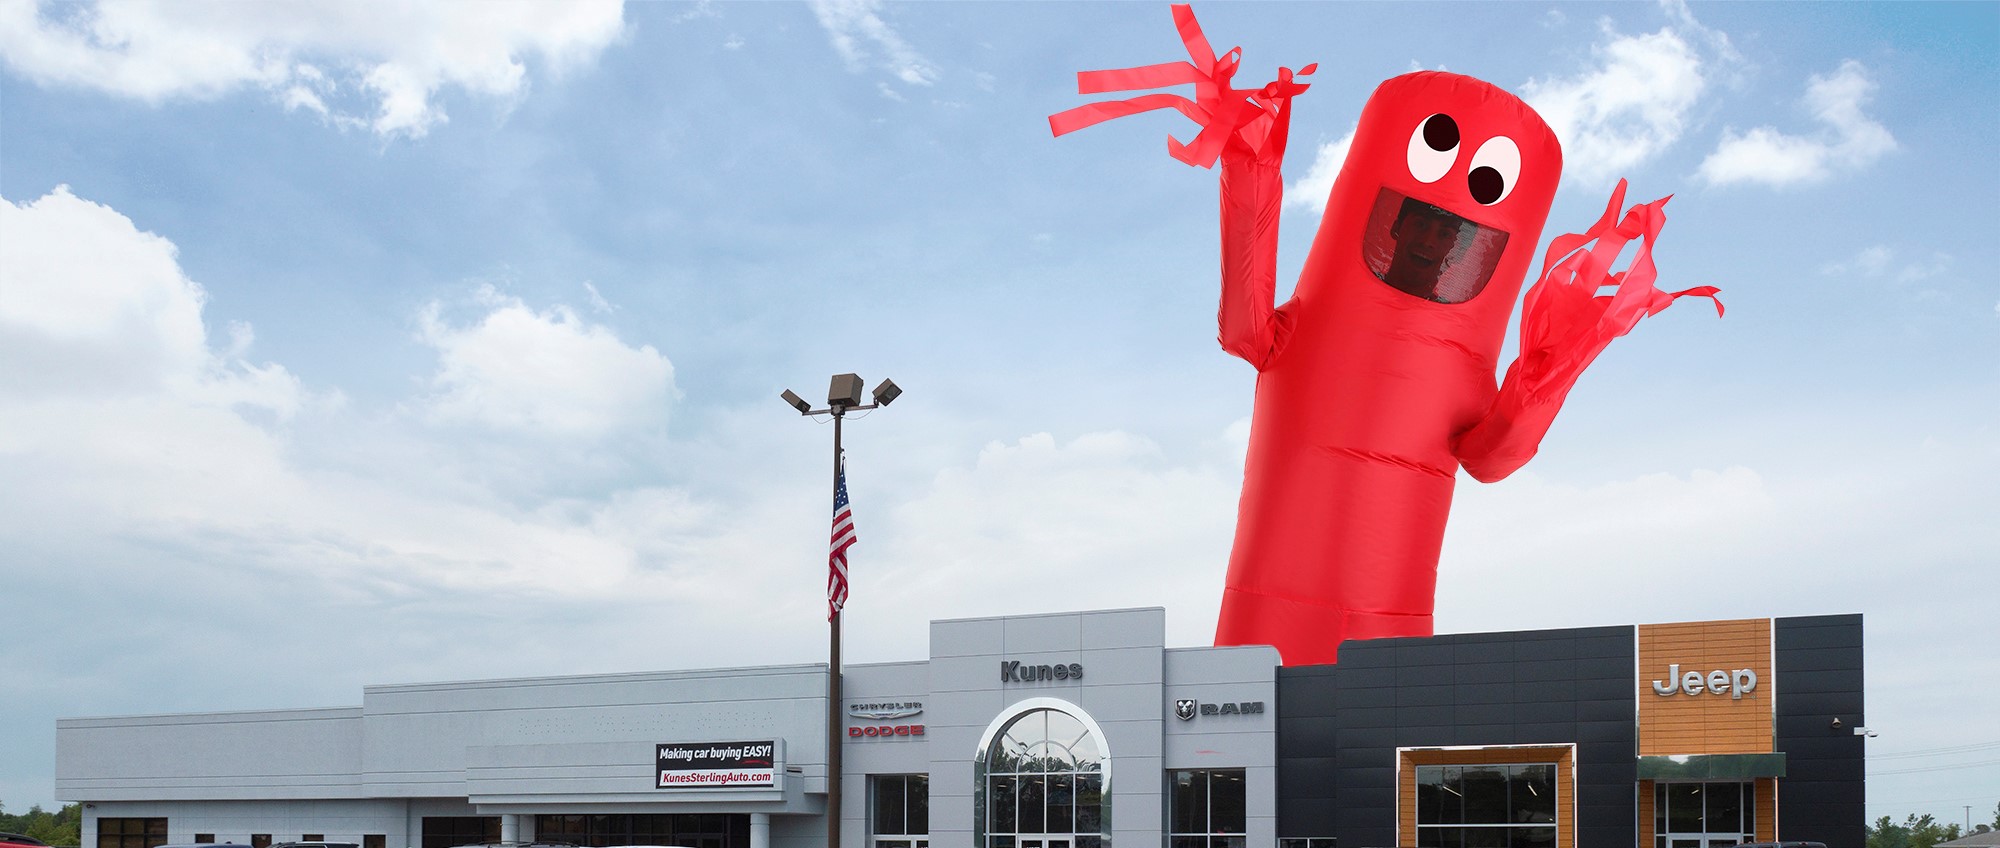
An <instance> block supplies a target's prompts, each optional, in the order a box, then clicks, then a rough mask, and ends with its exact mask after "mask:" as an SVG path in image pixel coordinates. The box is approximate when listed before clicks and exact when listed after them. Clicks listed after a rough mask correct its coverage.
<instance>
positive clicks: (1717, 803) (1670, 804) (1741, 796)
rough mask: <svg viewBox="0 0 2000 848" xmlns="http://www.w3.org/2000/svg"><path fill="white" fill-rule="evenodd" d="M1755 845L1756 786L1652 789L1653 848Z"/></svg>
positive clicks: (1731, 784) (1695, 785) (1697, 785)
mask: <svg viewBox="0 0 2000 848" xmlns="http://www.w3.org/2000/svg"><path fill="white" fill-rule="evenodd" d="M1755 841H1757V785H1756V784H1755V783H1737V782H1734V781H1729V782H1713V781H1711V782H1707V783H1656V784H1654V785H1653V845H1654V848H1683V846H1693V848H1713V846H1718V845H1735V844H1737V843H1739V842H1755Z"/></svg>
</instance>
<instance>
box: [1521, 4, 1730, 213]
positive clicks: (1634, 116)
mask: <svg viewBox="0 0 2000 848" xmlns="http://www.w3.org/2000/svg"><path fill="white" fill-rule="evenodd" d="M1604 34H1605V35H1606V37H1607V38H1608V39H1609V40H1608V41H1606V42H1604V43H1601V44H1598V45H1595V46H1594V47H1592V50H1591V52H1592V54H1593V55H1594V56H1595V57H1596V67H1594V68H1591V69H1590V70H1588V71H1585V72H1584V73H1581V74H1579V75H1576V76H1573V77H1567V78H1550V79H1545V80H1529V81H1528V83H1527V84H1526V85H1523V86H1522V88H1521V91H1522V99H1524V100H1526V101H1528V103H1530V104H1531V105H1533V106H1534V107H1535V111H1536V112H1539V113H1540V114H1541V116H1542V119H1543V120H1545V121H1547V122H1548V124H1549V127H1550V128H1551V129H1553V130H1554V131H1555V133H1556V138H1557V139H1559V140H1560V141H1561V142H1562V146H1563V161H1564V170H1565V171H1566V173H1567V174H1568V175H1569V176H1573V177H1575V178H1578V179H1581V180H1583V181H1584V182H1587V183H1593V184H1598V183H1607V182H1610V181H1612V180H1615V179H1616V178H1618V177H1620V176H1623V175H1624V174H1625V173H1626V172H1628V171H1630V170H1631V169H1632V168H1635V167H1637V166H1639V165H1640V164H1642V163H1644V162H1646V161H1648V160H1650V159H1652V158H1653V157H1655V156H1657V155H1659V154H1660V152H1661V151H1663V150H1665V149H1667V147H1669V146H1670V145H1672V144H1673V143H1674V142H1675V141H1676V140H1678V139H1679V138H1680V136H1681V132H1682V129H1683V128H1684V125H1685V124H1686V122H1687V115H1688V112H1689V110H1691V109H1692V108H1693V107H1694V105H1695V102H1696V101H1697V100H1698V99H1699V98H1700V97H1701V94H1702V91H1703V89H1704V88H1705V87H1706V80H1705V79H1704V78H1703V73H1702V60H1701V57H1700V56H1699V55H1698V54H1697V53H1696V51H1695V50H1694V48H1693V47H1691V46H1689V44H1688V42H1687V41H1686V40H1685V39H1684V38H1683V37H1682V36H1681V35H1680V34H1679V33H1678V32H1677V31H1676V30H1674V29H1673V28H1665V29H1661V30H1660V31H1658V32H1655V33H1650V34H1647V35H1630V36H1628V35H1620V34H1618V33H1617V32H1616V31H1614V30H1612V29H1611V28H1610V25H1609V24H1608V23H1607V24H1605V28H1604Z"/></svg>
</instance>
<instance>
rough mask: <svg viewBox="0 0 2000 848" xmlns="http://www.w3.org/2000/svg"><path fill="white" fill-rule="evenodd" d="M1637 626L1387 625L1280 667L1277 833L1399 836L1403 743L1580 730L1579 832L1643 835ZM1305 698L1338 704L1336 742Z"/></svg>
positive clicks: (1611, 837) (1616, 840) (1574, 736)
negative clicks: (1318, 662) (1303, 662)
mask: <svg viewBox="0 0 2000 848" xmlns="http://www.w3.org/2000/svg"><path fill="white" fill-rule="evenodd" d="M1634 636H1635V634H1634V631H1633V629H1632V628H1631V627H1593V628H1580V629H1574V630H1539V631H1528V632H1523V633H1498V634H1495V633H1482V634H1467V635H1462V636H1434V637H1429V638H1424V639H1378V640H1370V641H1361V642H1348V643H1346V644H1344V645H1342V646H1341V652H1340V664H1339V665H1337V666H1309V667H1300V668H1281V669H1279V672H1278V704H1279V716H1280V717H1281V718H1280V723H1279V730H1278V779H1279V785H1280V787H1281V789H1280V790H1279V799H1278V835H1279V836H1280V837H1293V836H1336V837H1338V838H1339V839H1340V844H1342V845H1393V844H1396V785H1395V782H1396V768H1395V766H1396V749H1398V748H1416V747H1438V746H1461V745H1468V746H1469V745H1567V744H1575V745H1576V746H1577V747H1576V751H1577V772H1576V776H1577V793H1578V797H1577V802H1578V803H1577V829H1578V836H1579V838H1580V840H1581V841H1580V844H1583V845H1592V846H1595V845H1631V844H1633V842H1634V841H1635V840H1636V839H1637V832H1636V830H1635V821H1634V819H1635V817H1636V813H1637V807H1636V803H1635V800H1634V799H1635V789H1634V781H1635V780H1636V777H1635V775H1636V774H1637V769H1638V761H1637V759H1636V752H1637V750H1638V736H1637V727H1636V726H1635V724H1634V717H1635V716H1636V715H1637V714H1638V704H1637V702H1636V695H1635V694H1634V693H1635V691H1636V690H1635V688H1634V686H1633V682H1632V669H1633V667H1634V664H1635V663H1636V661H1637V656H1636V654H1635V651H1636V646H1635V639H1634ZM1329 684H1331V685H1330V687H1329ZM1329 696H1330V697H1331V701H1332V705H1331V709H1328V707H1327V705H1326V703H1325V701H1324V700H1323V699H1326V698H1328V697H1329ZM1295 709H1297V710H1304V711H1306V712H1307V713H1309V714H1311V715H1315V716H1319V715H1326V714H1329V713H1331V714H1332V715H1334V716H1337V718H1336V719H1335V720H1334V721H1333V722H1332V723H1331V725H1330V726H1331V727H1332V728H1333V730H1332V733H1331V741H1332V744H1333V746H1334V747H1333V749H1332V750H1326V749H1323V748H1320V747H1319V746H1321V745H1324V744H1326V743H1327V741H1328V734H1327V733H1326V730H1325V728H1323V727H1320V726H1311V727H1307V726H1301V725H1292V724H1289V723H1287V722H1286V721H1285V718H1286V717H1290V716H1294V715H1298V714H1299V713H1295V712H1293V710H1295ZM1287 728H1291V731H1290V732H1288V731H1287ZM1308 742H1310V743H1311V744H1310V745H1308V744H1306V743H1308ZM1298 780H1303V781H1307V782H1308V783H1309V784H1310V786H1311V788H1309V789H1308V788H1305V787H1300V786H1296V785H1291V782H1292V781H1298ZM1335 799H1338V802H1337V803H1335ZM1405 837H1406V838H1405V839H1404V842H1406V843H1414V842H1415V836H1414V835H1413V834H1406V835H1405Z"/></svg>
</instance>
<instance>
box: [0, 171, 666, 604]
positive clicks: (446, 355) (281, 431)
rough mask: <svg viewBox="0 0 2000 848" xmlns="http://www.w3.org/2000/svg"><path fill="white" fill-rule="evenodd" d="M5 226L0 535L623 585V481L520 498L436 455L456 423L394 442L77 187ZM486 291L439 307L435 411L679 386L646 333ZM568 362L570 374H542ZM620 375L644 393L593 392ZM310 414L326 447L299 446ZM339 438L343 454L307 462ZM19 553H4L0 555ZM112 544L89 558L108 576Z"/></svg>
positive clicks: (242, 564) (543, 586) (344, 576)
mask: <svg viewBox="0 0 2000 848" xmlns="http://www.w3.org/2000/svg"><path fill="white" fill-rule="evenodd" d="M0 231H4V232H6V233H7V236H8V237H7V238H5V239H0V269H4V272H0V273H4V276H0V538H6V539H8V540H9V542H8V544H9V545H10V546H19V547H21V548H23V549H29V548H34V549H40V550H46V551H74V550H83V549H94V547H95V546H96V545H98V541H97V540H107V541H106V542H105V543H107V544H108V543H110V541H112V540H115V541H116V542H117V543H118V544H132V545H137V546H141V547H144V548H146V549H148V550H150V551H152V552H153V553H152V554H151V555H150V556H151V558H150V559H146V560H144V562H145V564H146V566H147V567H148V568H157V567H163V566H165V565H166V561H163V560H162V559H160V557H162V556H165V555H164V554H162V553H161V552H163V551H186V552H193V558H194V559H195V560H196V562H198V563H199V566H198V567H200V568H209V567H214V566H213V565H212V564H218V563H226V564H227V565H228V567H230V568H236V569H247V570H249V571H252V572H262V573H268V574H273V575H287V576H290V577H292V578H294V579H296V578H301V577H303V578H307V579H312V580H325V581H328V583H329V585H337V586H342V587H345V589H344V590H343V591H349V592H352V591H356V590H358V589H362V588H364V587H371V586H374V587H409V586H430V587H458V588H464V587H472V586H477V587H480V588H482V589H485V590H488V591H511V590H531V589H532V590H546V591H553V592H559V593H568V594H582V595H588V594H592V593H603V592H606V591H611V590H610V589H608V588H607V587H613V586H624V587H625V588H628V589H629V588H630V585H629V581H630V580H631V579H632V577H631V575H633V573H634V569H635V568H637V567H638V566H639V564H641V562H642V561H641V560H640V559H639V557H638V554H637V553H636V551H637V550H638V548H637V547H636V546H635V545H634V544H632V543H631V542H629V541H628V540H627V539H626V538H624V537H622V536H620V535H619V534H609V533H606V532H604V531H603V524H604V521H605V518H604V516H606V515H612V516H614V517H615V516H616V515H618V514H619V513H618V512H617V510H616V509H615V507H616V505H617V501H616V500H615V499H614V500H613V501H610V502H594V503H589V504H584V505H581V506H574V505H570V506H564V507H562V508H554V507H551V506H550V505H549V503H547V502H545V501H542V500H539V499H531V500H533V501H534V502H531V503H530V504H529V505H528V506H526V507H519V508H517V507H512V506H508V505H505V504H504V503H500V501H501V498H499V497H496V493H494V492H492V491H490V490H488V489H486V488H484V487H482V486H481V485H479V484H478V483H477V482H469V481H467V480H464V479H453V478H452V474H451V469H450V468H449V467H448V465H447V464H445V463H442V462H440V461H438V459H437V458H438V457H439V456H440V455H442V454H444V453H446V451H447V450H448V448H449V446H450V445H451V444H452V443H454V442H457V441H462V440H463V439H464V436H463V434H462V433H452V434H447V435H444V436H437V437H428V438H430V439H431V440H430V441H428V442H426V441H424V440H425V439H426V438H427V436H426V434H425V433H424V432H422V431H420V430H411V429H409V428H407V427H405V428H404V429H403V430H401V431H395V432H391V433H390V434H389V435H387V436H386V437H385V436H383V435H382V433H381V432H380V431H381V430H382V429H383V424H382V422H380V421H370V420H367V419H365V418H358V417H356V416H355V415H354V414H353V412H352V411H351V410H348V409H346V407H345V406H344V404H343V403H342V401H341V398H340V396H339V395H338V393H333V392H326V393H312V392H308V391H306V390H305V389H303V388H302V387H301V385H300V382H299V380H298V379H297V378H295V377H294V376H292V374H291V373H290V372H289V371H288V370H287V369H285V368H284V367H283V366H281V365H277V364H270V363H265V364H257V363H252V362H249V361H247V360H245V359H244V358H243V357H244V355H245V353H246V352H247V351H248V350H249V348H250V347H251V345H252V344H254V333H253V332H252V330H251V329H250V328H249V327H248V325H245V324H241V323H232V324H230V325H229V338H228V339H227V340H226V341H224V342H223V344H221V345H218V344H216V343H215V341H214V340H211V339H210V338H209V336H208V334H207V333H206V332H205V330H204V318H203V312H204V310H205V308H206V306H207V304H206V299H207V298H206V295H205V294H204V292H203V291H202V288H201V287H200V286H199V285H198V284H196V283H195V282H194V281H192V280H190V279H188V277H187V276H186V274H185V273H184V272H183V271H182V270H181V268H180V266H179V264H178V260H177V258H176V255H175V254H176V249H175V247H174V245H173V244H172V243H171V242H170V241H168V240H167V239H165V238H163V237H161V236H158V235H155V234H152V233H147V232H143V231H141V230H139V229H138V228H137V227H136V226H135V225H134V224H133V222H132V221H131V220H129V219H127V218H126V217H125V216H123V215H121V214H119V213H118V212H117V211H115V210H112V209H110V208H108V207H105V206H103V205H100V204H96V203H92V202H89V201H87V200H84V199H80V198H77V197H75V196H74V195H73V194H72V193H71V192H70V191H69V190H68V189H66V188H63V189H58V190H57V191H55V192H52V193H51V194H49V195H47V196H45V197H43V198H41V199H39V200H37V201H35V202H33V203H27V204H14V203H4V202H0ZM486 305H487V306H488V307H489V309H490V311H489V312H488V314H487V315H486V316H485V317H484V319H482V320H481V321H479V322H478V323H476V324H475V325H473V326H470V327H465V328H457V327H450V326H447V325H445V324H444V323H443V322H442V321H441V320H433V321H431V322H429V323H428V324H427V330H428V336H427V337H428V338H430V339H431V340H433V341H434V342H435V343H436V344H437V345H438V346H439V349H440V352H441V357H442V359H443V363H444V364H443V366H442V368H441V371H440V374H439V379H438V384H439V385H440V387H441V389H442V393H441V394H440V395H439V396H438V398H436V399H435V400H437V401H439V403H440V404H441V406H440V407H438V411H439V412H440V414H463V415H468V416H485V417H484V418H482V419H481V420H482V421H486V422H493V421H495V420H496V419H497V421H498V423H501V424H506V425H515V426H522V427H530V428H532V427H542V428H544V429H545V430H554V431H556V432H562V433H568V432H570V431H574V430H580V431H583V432H586V433H588V432H594V431H595V430H596V429H597V428H603V427H609V426H615V425H618V424H620V423H629V422H630V421H632V420H635V419H640V418H643V417H644V416H647V415H654V416H657V415H658V414H659V412H658V411H657V410H656V409H652V408H648V409H647V410H642V411H633V410H631V409H628V408H627V406H625V405H626V404H639V403H643V402H645V401H647V400H657V399H661V397H662V396H663V394H664V393H666V392H668V391H670V388H671V383H670V375H671V369H670V366H668V365H667V363H666V362H665V360H664V359H660V358H659V357H658V355H657V354H656V353H654V352H652V350H651V349H650V348H638V349H634V348H630V347H626V346H624V345H622V344H621V343H619V342H618V341H617V340H616V339H615V337H612V336H611V335H610V334H609V333H608V331H605V330H603V328H600V327H593V326H590V325H587V324H584V323H583V322H581V321H579V320H577V319H576V318H575V316H573V315H570V314H568V312H567V310H561V309H556V310H549V311H546V312H541V313H536V312H532V311H529V310H528V309H526V308H525V307H523V306H521V305H520V304H519V303H518V302H517V301H511V300H509V299H506V298H501V297H499V296H498V295H489V296H488V297H487V298H486ZM573 368H592V369H601V370H603V371H605V372H606V374H604V375H594V374H579V373H577V372H575V371H572V370H570V369H573ZM556 380H565V381H567V383H569V384H568V385H562V386H557V387H553V388H552V387H550V385H549V383H550V382H552V381H556ZM614 389H615V390H622V391H629V392H631V393H632V394H633V396H634V398H635V399H633V400H628V399H624V398H618V399H609V400H608V399H606V398H605V397H603V396H602V395H604V394H605V393H608V392H611V391H613V390H614ZM538 393H539V394H538ZM551 404H571V405H573V406H575V407H576V409H574V410H571V411H565V412H560V413H559V412H554V411H551V410H550V409H549V408H548V407H549V406H550V405H551ZM621 416H622V417H621ZM389 423H390V424H391V425H393V424H394V423H395V419H394V418H391V419H389ZM302 432H305V433H313V434H317V437H318V439H320V440H324V439H328V438H330V439H332V441H333V442H335V444H333V445H332V446H331V447H329V446H328V445H326V444H321V443H318V442H317V441H316V442H315V443H311V444H301V439H300V434H301V433H302ZM329 433H331V434H333V435H332V436H327V434H329ZM349 434H361V435H359V436H350V435H349ZM371 440H372V441H371ZM329 452H330V453H334V454H341V455H342V458H343V460H345V461H343V462H340V463H337V465H338V466H339V467H332V466H327V465H319V466H315V465H313V464H311V463H309V462H307V461H306V460H305V457H309V456H311V455H314V454H325V453H329ZM350 455H359V456H360V457H361V458H360V459H354V458H353V456H350ZM641 491H642V492H643V491H644V490H641ZM632 497H638V495H633V496H632ZM651 502H653V503H655V504H656V505H662V506H663V507H664V506H668V505H672V503H673V499H672V498H670V497H652V498H651ZM693 509H696V507H684V508H681V512H687V511H689V510H693ZM648 520H649V521H650V522H652V524H651V525H646V526H657V525H658V524H659V523H661V522H670V521H671V518H669V517H662V516H659V515H655V516H652V517H650V518H649V519H648ZM172 559H173V558H172V557H168V558H167V560H172ZM12 562H13V561H12V560H8V559H6V558H0V569H11V568H12V567H13V565H11V564H9V563H12ZM121 562H122V560H119V561H103V562H96V561H93V562H92V564H91V565H90V566H89V567H90V568H93V569H102V570H103V571H104V572H105V574H107V575H110V576H109V577H106V578H105V579H111V580H116V579H118V577H117V576H116V575H117V573H118V572H119V570H120V569H121V568H123V567H125V566H123V565H121V564H120V563H121ZM18 564H20V565H24V566H25V565H26V563H18ZM191 567H194V566H191ZM391 591H395V589H393V588H392V589H391Z"/></svg>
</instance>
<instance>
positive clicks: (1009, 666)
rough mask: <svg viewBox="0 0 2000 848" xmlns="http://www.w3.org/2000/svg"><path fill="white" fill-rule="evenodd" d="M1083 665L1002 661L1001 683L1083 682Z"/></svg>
mask: <svg viewBox="0 0 2000 848" xmlns="http://www.w3.org/2000/svg"><path fill="white" fill-rule="evenodd" d="M1082 679H1083V663H1070V664H1068V665H1064V664H1062V663H1056V664H1055V665H1022V664H1021V663H1019V662H1015V661H1013V660H1001V661H1000V682H1001V683H1034V682H1035V681H1038V680H1082Z"/></svg>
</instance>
